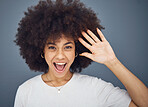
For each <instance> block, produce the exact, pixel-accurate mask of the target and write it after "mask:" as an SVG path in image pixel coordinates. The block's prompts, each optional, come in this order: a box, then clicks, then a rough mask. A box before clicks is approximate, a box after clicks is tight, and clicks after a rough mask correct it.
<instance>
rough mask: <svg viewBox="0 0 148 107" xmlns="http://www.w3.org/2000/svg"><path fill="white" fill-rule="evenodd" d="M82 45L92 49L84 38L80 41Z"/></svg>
mask: <svg viewBox="0 0 148 107" xmlns="http://www.w3.org/2000/svg"><path fill="white" fill-rule="evenodd" d="M78 40H79V41H80V43H82V44H83V45H84V46H85V47H86V48H87V49H89V50H90V49H91V45H89V44H88V43H87V42H85V41H84V40H83V39H82V38H79V39H78Z"/></svg>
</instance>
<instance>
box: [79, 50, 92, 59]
mask: <svg viewBox="0 0 148 107" xmlns="http://www.w3.org/2000/svg"><path fill="white" fill-rule="evenodd" d="M79 55H80V56H85V57H87V58H89V59H92V58H93V57H92V54H90V53H88V52H84V53H81V54H79ZM92 60H93V59H92Z"/></svg>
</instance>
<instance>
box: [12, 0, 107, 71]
mask: <svg viewBox="0 0 148 107" xmlns="http://www.w3.org/2000/svg"><path fill="white" fill-rule="evenodd" d="M24 14H25V16H24V17H23V18H22V19H21V21H20V22H19V27H18V29H17V31H18V32H17V34H16V40H14V41H15V43H16V45H18V46H19V47H20V55H22V57H23V58H24V59H25V61H26V63H27V64H28V66H29V67H30V69H31V70H34V71H39V72H44V73H46V72H48V65H47V63H46V61H45V59H43V58H41V54H42V53H43V50H44V47H45V44H46V41H47V40H48V39H49V38H50V39H51V40H57V39H59V38H60V37H61V35H62V34H64V35H65V36H66V37H72V38H73V39H74V41H75V46H76V52H77V53H78V54H80V53H82V52H90V51H89V50H88V49H86V48H85V47H84V46H83V45H82V44H81V43H80V42H79V41H78V38H79V37H82V34H81V32H82V31H86V30H87V29H90V30H91V31H93V32H94V33H95V34H96V35H97V36H98V38H99V39H100V37H99V35H98V34H97V32H96V28H99V29H100V30H101V29H104V27H102V26H101V25H100V20H99V19H98V18H97V16H96V14H95V13H94V11H93V10H91V8H86V7H85V5H84V4H83V3H82V2H80V1H79V0H56V1H52V0H44V1H39V3H38V4H37V5H36V6H31V7H29V8H28V11H27V12H24ZM82 38H83V37H82ZM100 40H101V39H100ZM91 62H92V60H91V59H88V58H86V57H83V56H78V57H76V58H75V60H74V62H73V64H72V65H71V67H70V69H71V72H81V71H82V68H85V67H87V66H88V65H89V64H91Z"/></svg>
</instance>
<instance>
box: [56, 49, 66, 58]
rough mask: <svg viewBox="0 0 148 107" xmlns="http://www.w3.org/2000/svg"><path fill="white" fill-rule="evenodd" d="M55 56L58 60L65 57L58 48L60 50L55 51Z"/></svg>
mask: <svg viewBox="0 0 148 107" xmlns="http://www.w3.org/2000/svg"><path fill="white" fill-rule="evenodd" d="M56 58H57V59H60V60H61V59H64V58H65V55H64V52H63V50H61V49H60V50H58V51H57V55H56Z"/></svg>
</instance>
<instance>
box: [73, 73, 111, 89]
mask: <svg viewBox="0 0 148 107" xmlns="http://www.w3.org/2000/svg"><path fill="white" fill-rule="evenodd" d="M75 76H76V78H77V80H78V81H79V82H80V83H85V84H89V86H90V85H91V86H93V87H97V88H101V89H103V88H105V87H107V88H111V89H112V88H114V86H113V84H112V83H110V82H106V81H104V80H102V79H101V78H98V77H95V76H90V75H86V74H80V73H75Z"/></svg>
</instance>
